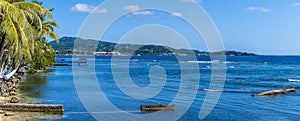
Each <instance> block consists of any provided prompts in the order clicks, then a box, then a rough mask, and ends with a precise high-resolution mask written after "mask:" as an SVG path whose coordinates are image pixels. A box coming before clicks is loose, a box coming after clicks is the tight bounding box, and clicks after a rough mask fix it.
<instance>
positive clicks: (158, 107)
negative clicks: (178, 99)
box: [141, 104, 175, 112]
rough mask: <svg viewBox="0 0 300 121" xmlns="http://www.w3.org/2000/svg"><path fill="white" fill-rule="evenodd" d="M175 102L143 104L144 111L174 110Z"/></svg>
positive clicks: (142, 109)
mask: <svg viewBox="0 0 300 121" xmlns="http://www.w3.org/2000/svg"><path fill="white" fill-rule="evenodd" d="M174 110H175V105H174V104H155V105H141V111H142V112H153V111H174Z"/></svg>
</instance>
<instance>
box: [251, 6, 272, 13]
mask: <svg viewBox="0 0 300 121" xmlns="http://www.w3.org/2000/svg"><path fill="white" fill-rule="evenodd" d="M248 10H249V11H257V12H263V13H270V12H273V11H274V10H272V9H269V8H265V7H255V6H250V7H248Z"/></svg>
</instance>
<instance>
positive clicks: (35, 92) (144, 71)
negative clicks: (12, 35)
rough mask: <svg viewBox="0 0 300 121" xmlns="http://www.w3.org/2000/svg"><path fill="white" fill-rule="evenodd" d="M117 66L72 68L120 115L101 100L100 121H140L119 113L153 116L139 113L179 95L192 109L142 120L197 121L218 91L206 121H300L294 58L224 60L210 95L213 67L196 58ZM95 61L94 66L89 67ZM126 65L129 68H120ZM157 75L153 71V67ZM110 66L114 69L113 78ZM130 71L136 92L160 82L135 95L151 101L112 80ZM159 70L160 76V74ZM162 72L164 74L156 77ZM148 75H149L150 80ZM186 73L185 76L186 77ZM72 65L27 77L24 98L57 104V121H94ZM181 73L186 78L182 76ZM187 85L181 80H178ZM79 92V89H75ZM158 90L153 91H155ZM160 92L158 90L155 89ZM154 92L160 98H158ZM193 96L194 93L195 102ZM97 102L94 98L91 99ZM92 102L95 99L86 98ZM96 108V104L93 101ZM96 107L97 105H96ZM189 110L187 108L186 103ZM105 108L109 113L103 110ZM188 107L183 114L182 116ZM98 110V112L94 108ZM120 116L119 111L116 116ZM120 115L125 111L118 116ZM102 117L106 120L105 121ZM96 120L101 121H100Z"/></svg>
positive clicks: (103, 60) (121, 61)
mask: <svg viewBox="0 0 300 121" xmlns="http://www.w3.org/2000/svg"><path fill="white" fill-rule="evenodd" d="M57 60H58V62H60V63H71V60H72V57H57ZM117 60H118V63H112V62H111V58H110V57H96V59H95V60H93V59H89V61H90V64H91V65H89V66H93V67H94V68H95V73H93V71H92V70H89V68H88V67H84V66H80V67H76V66H75V68H83V69H85V68H86V69H87V71H85V72H82V75H83V76H84V74H85V73H87V74H95V75H96V78H97V83H98V84H99V86H100V88H101V89H102V91H101V92H102V94H104V95H105V97H106V98H107V100H108V101H109V102H110V103H111V104H112V105H114V106H115V107H116V108H117V109H119V111H116V112H114V111H111V110H109V109H108V105H106V103H102V102H103V100H104V99H103V100H99V102H96V103H97V104H99V105H100V106H101V109H100V108H99V110H95V111H93V114H95V115H97V114H99V115H101V116H102V115H103V117H100V120H140V119H134V118H133V119H128V117H127V116H126V115H124V116H123V112H128V113H129V114H132V115H147V114H151V113H141V112H140V105H141V104H169V103H171V102H172V101H173V100H175V97H176V96H177V94H178V93H180V94H182V96H181V97H180V98H178V99H176V101H177V102H178V103H179V104H185V103H189V102H191V106H190V107H180V105H178V106H177V105H176V106H175V107H176V111H174V112H172V111H171V112H162V113H161V114H160V115H158V116H159V117H155V118H154V117H149V118H148V119H145V120H157V119H160V118H161V119H164V118H163V117H165V116H169V117H170V118H169V119H170V120H173V119H176V118H172V116H174V117H175V115H176V116H178V114H177V111H179V112H180V111H183V112H185V113H184V114H183V115H182V116H180V119H179V120H199V117H198V116H199V111H200V110H201V106H203V101H204V99H205V96H206V95H207V94H208V93H217V92H220V91H222V94H221V97H220V99H219V100H218V103H217V104H216V106H215V107H214V108H213V110H212V112H211V113H210V114H209V115H208V116H207V117H206V118H205V119H204V120H299V119H300V118H299V115H300V97H299V96H300V93H299V86H300V82H290V81H289V79H293V80H300V68H299V67H300V63H299V62H300V57H298V56H251V57H237V56H235V57H233V56H230V57H227V61H226V62H220V63H226V67H227V68H226V78H225V85H224V88H223V89H222V90H208V88H209V84H210V82H211V81H210V79H211V72H212V68H213V66H212V63H214V62H213V61H210V59H209V57H198V58H197V61H190V58H189V57H185V58H184V59H183V60H181V61H178V60H177V59H176V58H175V57H163V56H159V57H149V56H148V57H132V58H130V61H129V63H128V62H126V61H125V60H126V59H125V58H118V59H117ZM93 62H95V63H94V64H93ZM181 63H193V64H196V65H198V67H199V69H200V70H199V71H198V72H199V74H200V79H198V78H197V76H196V75H193V73H192V71H191V70H192V67H191V68H184V69H182V68H180V67H181V65H180V64H181ZM126 64H127V65H128V69H127V67H126V66H124V65H126ZM158 66H159V68H156V69H157V70H154V71H152V72H151V69H153V67H158ZM112 67H115V68H117V70H114V71H113V73H112ZM122 69H125V71H126V69H127V70H128V71H129V76H130V79H131V80H132V81H133V83H134V84H135V85H136V86H137V87H140V88H145V87H147V86H149V85H151V83H152V82H151V79H154V80H160V81H164V79H165V80H166V82H165V83H163V85H161V84H160V83H157V84H154V88H153V89H152V90H150V91H147V92H141V91H136V94H137V96H142V97H143V96H144V97H147V96H148V94H153V93H155V95H153V96H151V97H149V98H135V97H133V96H131V95H130V94H127V93H125V92H124V90H125V91H126V90H129V91H130V90H131V91H132V89H133V88H134V87H131V85H130V84H128V83H125V81H124V83H122V82H121V83H119V84H116V81H115V79H116V78H114V76H116V75H118V76H121V77H124V78H125V77H126V76H127V75H126V73H125V72H124V70H122ZM161 69H163V70H164V71H162V70H161ZM158 71H159V72H160V71H161V72H163V73H165V78H163V77H164V75H161V74H160V73H157V74H156V72H158ZM149 72H150V73H152V75H151V74H150V75H151V76H149ZM185 72H187V73H185ZM73 73H75V72H72V66H69V67H54V68H50V69H49V70H48V71H47V72H46V73H43V74H36V75H30V76H28V78H27V80H26V81H25V82H24V83H23V84H22V85H21V90H24V95H26V96H28V97H32V98H35V99H39V100H40V103H53V104H56V103H59V104H63V105H64V109H65V113H64V115H63V116H62V118H60V119H55V120H96V119H95V118H94V117H93V116H92V115H90V114H89V113H88V111H87V109H85V107H84V106H83V103H81V100H80V99H82V98H79V96H78V94H77V90H76V86H75V83H74V77H73ZM183 73H184V75H182V74H183ZM183 78H184V79H186V81H182V79H183ZM80 81H82V82H86V83H88V82H89V81H90V80H89V79H85V78H82V79H81V80H80ZM77 87H78V86H77ZM180 87H184V92H180V91H179V89H180ZM291 87H294V88H296V92H294V93H289V94H284V95H280V96H274V97H252V96H251V94H256V93H259V92H261V91H266V90H273V89H287V88H291ZM156 89H157V90H156ZM159 89H161V90H159ZM90 90H91V89H88V88H87V89H86V90H84V91H86V92H87V93H86V95H89V94H93V93H96V92H100V91H99V90H93V91H94V92H93V91H90ZM157 91H158V93H156V92H157ZM214 91H215V92H214ZM193 92H196V93H195V94H196V95H195V97H193V98H192V99H193V100H190V99H191V96H193V95H192V94H193ZM95 99H96V98H95ZM90 100H93V99H90ZM94 103H95V102H94ZM96 103H95V105H96ZM187 105H188V104H187ZM106 108H107V110H105V109H106ZM184 108H187V111H184ZM96 109H97V108H96ZM120 111H121V112H120ZM122 111H123V112H122ZM104 115H105V117H104ZM98 118H99V117H98Z"/></svg>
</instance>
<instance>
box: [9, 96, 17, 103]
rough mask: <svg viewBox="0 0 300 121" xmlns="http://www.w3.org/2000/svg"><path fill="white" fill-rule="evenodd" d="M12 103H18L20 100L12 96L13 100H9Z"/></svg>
mask: <svg viewBox="0 0 300 121" xmlns="http://www.w3.org/2000/svg"><path fill="white" fill-rule="evenodd" d="M9 102H10V103H18V102H19V100H18V98H17V97H12V98H11V100H10V101H9Z"/></svg>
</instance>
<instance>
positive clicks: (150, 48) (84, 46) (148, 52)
mask: <svg viewBox="0 0 300 121" xmlns="http://www.w3.org/2000/svg"><path fill="white" fill-rule="evenodd" d="M76 39H77V42H79V44H80V48H78V50H73V48H74V43H75V41H76ZM49 44H50V45H51V46H52V47H53V48H54V50H55V51H56V52H57V54H59V55H65V54H74V53H75V54H83V55H91V54H95V53H93V52H94V51H95V50H93V49H92V48H91V47H94V46H95V45H98V46H97V48H96V52H98V53H99V54H103V55H107V54H108V55H110V54H115V53H117V54H118V55H124V56H126V55H140V56H164V55H165V56H168V55H177V56H178V55H179V56H188V55H198V56H209V55H210V54H213V55H221V54H223V53H224V52H225V54H226V55H229V56H256V54H254V53H246V52H237V51H220V52H212V53H209V52H206V51H199V50H188V49H174V48H171V47H167V46H161V45H140V44H117V43H111V42H105V41H97V40H93V39H82V38H76V37H62V38H60V39H59V43H56V42H55V41H52V42H49Z"/></svg>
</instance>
